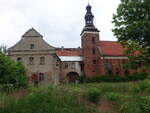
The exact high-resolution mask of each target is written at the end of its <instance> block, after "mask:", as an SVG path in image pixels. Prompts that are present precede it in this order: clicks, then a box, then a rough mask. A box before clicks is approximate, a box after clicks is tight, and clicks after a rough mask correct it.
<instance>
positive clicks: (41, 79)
mask: <svg viewBox="0 0 150 113" xmlns="http://www.w3.org/2000/svg"><path fill="white" fill-rule="evenodd" d="M43 80H44V73H39V81H43Z"/></svg>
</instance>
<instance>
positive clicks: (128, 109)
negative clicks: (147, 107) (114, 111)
mask: <svg viewBox="0 0 150 113" xmlns="http://www.w3.org/2000/svg"><path fill="white" fill-rule="evenodd" d="M119 112H120V113H141V111H140V108H139V106H138V104H137V103H136V102H125V103H124V104H122V105H121V107H120V110H119Z"/></svg>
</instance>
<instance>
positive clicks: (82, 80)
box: [79, 75, 87, 83]
mask: <svg viewBox="0 0 150 113" xmlns="http://www.w3.org/2000/svg"><path fill="white" fill-rule="evenodd" d="M86 81H87V78H86V77H85V76H84V75H81V76H79V83H85V82H86Z"/></svg>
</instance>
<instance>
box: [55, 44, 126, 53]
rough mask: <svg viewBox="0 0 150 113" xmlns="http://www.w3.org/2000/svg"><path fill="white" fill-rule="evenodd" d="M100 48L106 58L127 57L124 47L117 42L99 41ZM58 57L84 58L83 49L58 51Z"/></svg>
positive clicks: (59, 49)
mask: <svg viewBox="0 0 150 113" xmlns="http://www.w3.org/2000/svg"><path fill="white" fill-rule="evenodd" d="M99 48H100V50H101V52H102V55H104V56H125V54H124V50H125V48H123V46H122V45H121V44H120V43H119V42H116V41H99ZM56 54H57V56H82V54H81V48H80V49H79V48H64V50H61V48H57V49H56Z"/></svg>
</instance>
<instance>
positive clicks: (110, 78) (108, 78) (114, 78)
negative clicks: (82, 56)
mask: <svg viewBox="0 0 150 113" xmlns="http://www.w3.org/2000/svg"><path fill="white" fill-rule="evenodd" d="M147 76H148V73H145V72H142V73H134V74H131V75H126V76H124V77H121V76H119V75H99V76H94V77H92V78H87V79H86V78H84V80H85V81H86V82H88V83H93V82H128V81H137V80H144V79H146V78H147Z"/></svg>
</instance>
